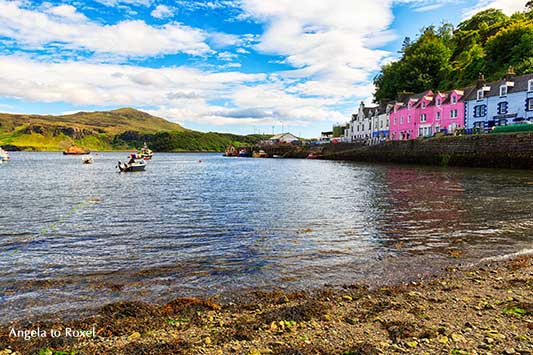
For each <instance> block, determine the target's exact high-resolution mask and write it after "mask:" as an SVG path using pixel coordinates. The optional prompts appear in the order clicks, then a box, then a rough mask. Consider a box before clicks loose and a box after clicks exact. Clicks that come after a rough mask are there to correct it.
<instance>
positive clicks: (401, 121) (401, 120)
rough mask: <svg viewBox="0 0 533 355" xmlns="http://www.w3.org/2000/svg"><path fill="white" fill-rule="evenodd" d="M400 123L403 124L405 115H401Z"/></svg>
mask: <svg viewBox="0 0 533 355" xmlns="http://www.w3.org/2000/svg"><path fill="white" fill-rule="evenodd" d="M400 124H403V116H402V117H400Z"/></svg>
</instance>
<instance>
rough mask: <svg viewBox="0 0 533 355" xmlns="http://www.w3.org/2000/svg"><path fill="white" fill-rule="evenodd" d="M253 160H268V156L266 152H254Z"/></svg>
mask: <svg viewBox="0 0 533 355" xmlns="http://www.w3.org/2000/svg"><path fill="white" fill-rule="evenodd" d="M252 157H253V158H268V154H267V153H266V152H265V151H264V150H260V151H258V152H254V153H253V154H252Z"/></svg>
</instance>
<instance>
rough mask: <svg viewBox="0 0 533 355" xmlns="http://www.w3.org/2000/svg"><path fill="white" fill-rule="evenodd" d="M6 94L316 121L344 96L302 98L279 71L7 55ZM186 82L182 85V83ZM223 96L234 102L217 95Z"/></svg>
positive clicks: (262, 120)
mask: <svg viewBox="0 0 533 355" xmlns="http://www.w3.org/2000/svg"><path fill="white" fill-rule="evenodd" d="M0 77H2V80H1V81H0V96H3V97H13V98H18V99H22V100H26V101H37V102H67V103H70V104H74V105H95V106H124V105H127V106H137V107H143V106H149V107H156V109H154V110H152V112H154V113H157V114H158V115H160V116H162V117H166V118H168V119H172V120H174V121H177V122H182V123H183V122H195V123H208V124H212V125H224V124H239V125H246V124H254V125H270V124H272V123H273V122H276V121H279V120H280V119H283V120H287V121H290V122H291V124H295V125H296V124H298V125H302V126H305V125H309V124H311V123H313V122H317V121H321V120H322V121H323V120H327V119H333V120H342V117H343V115H342V114H341V113H339V112H337V111H336V110H334V109H331V108H329V106H330V105H334V104H336V103H337V102H338V100H337V99H336V98H316V97H300V96H299V95H300V93H299V92H294V93H290V92H288V91H287V90H286V87H285V84H284V83H283V82H281V81H278V80H277V79H276V77H275V76H273V77H272V78H268V77H267V76H266V75H265V74H245V73H240V72H231V71H230V72H209V71H200V70H197V69H194V68H190V67H175V68H160V69H150V68H144V67H139V66H131V65H113V64H91V63H85V62H62V63H42V62H36V61H33V60H29V59H27V58H24V57H13V56H4V57H0ZM177 88H179V89H177ZM213 100H223V101H225V102H226V103H227V104H228V105H229V106H226V105H220V104H217V105H213V104H210V103H209V102H211V101H213Z"/></svg>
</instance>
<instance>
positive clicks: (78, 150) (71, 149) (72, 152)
mask: <svg viewBox="0 0 533 355" xmlns="http://www.w3.org/2000/svg"><path fill="white" fill-rule="evenodd" d="M87 154H91V152H90V151H88V150H84V149H82V148H80V147H78V146H75V145H71V146H70V147H69V148H68V149H67V150H65V151H63V155H87Z"/></svg>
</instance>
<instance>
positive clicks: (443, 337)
mask: <svg viewBox="0 0 533 355" xmlns="http://www.w3.org/2000/svg"><path fill="white" fill-rule="evenodd" d="M437 341H438V342H439V343H441V344H446V343H448V337H447V336H446V335H441V336H439V337H438V338H437Z"/></svg>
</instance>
